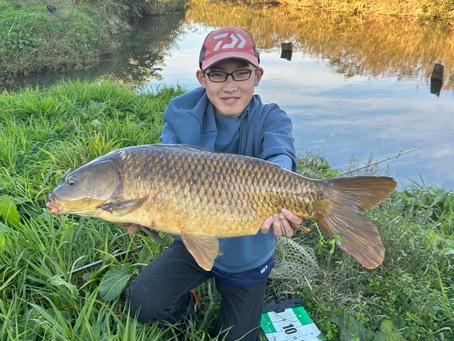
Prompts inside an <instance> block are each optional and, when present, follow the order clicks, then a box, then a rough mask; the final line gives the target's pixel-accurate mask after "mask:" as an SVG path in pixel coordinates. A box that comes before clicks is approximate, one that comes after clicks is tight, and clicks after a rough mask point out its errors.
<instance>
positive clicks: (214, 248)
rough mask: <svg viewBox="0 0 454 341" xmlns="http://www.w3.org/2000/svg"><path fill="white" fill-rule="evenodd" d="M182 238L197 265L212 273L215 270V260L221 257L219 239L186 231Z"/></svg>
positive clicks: (182, 233) (181, 234)
mask: <svg viewBox="0 0 454 341" xmlns="http://www.w3.org/2000/svg"><path fill="white" fill-rule="evenodd" d="M180 236H181V239H182V240H183V243H184V245H185V246H186V248H187V249H188V251H189V253H190V254H191V255H192V257H194V259H195V261H196V262H197V264H199V266H200V267H201V268H202V269H204V270H206V271H210V270H211V269H212V268H213V263H214V260H215V259H216V257H217V256H218V255H219V241H218V240H217V238H215V237H210V236H203V235H199V234H191V233H186V232H184V231H182V232H181V233H180Z"/></svg>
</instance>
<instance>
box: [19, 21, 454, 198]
mask: <svg viewBox="0 0 454 341" xmlns="http://www.w3.org/2000/svg"><path fill="white" fill-rule="evenodd" d="M153 20H155V21H156V20H160V19H156V18H155V19H149V20H148V21H146V22H145V21H144V22H142V25H141V26H138V27H136V28H135V31H134V32H133V34H128V35H126V37H125V45H123V48H122V49H120V50H119V53H118V55H117V56H113V57H110V58H109V60H106V61H105V63H103V65H101V66H100V67H99V68H97V69H96V70H91V71H89V72H85V73H81V72H78V73H73V74H65V75H64V77H63V78H67V77H76V76H77V77H79V78H93V77H95V76H100V75H103V74H106V73H113V74H115V75H117V76H121V75H123V76H125V75H126V78H127V79H134V78H136V81H135V82H133V83H134V84H136V85H137V84H140V86H139V89H140V91H150V90H153V89H156V88H157V87H159V86H161V85H162V84H167V85H175V84H179V85H182V86H184V87H185V88H187V89H192V88H194V87H196V86H198V83H197V80H196V78H195V72H196V69H197V67H198V53H199V48H200V45H201V44H202V42H203V39H204V38H205V36H206V35H207V34H208V32H209V31H211V30H212V29H213V26H206V25H204V24H197V23H185V22H184V20H182V21H181V23H179V24H178V25H177V26H178V27H177V28H176V29H174V30H172V34H170V35H167V36H166V40H165V43H164V46H162V45H163V44H162V34H156V30H157V27H160V25H161V24H162V22H160V23H156V22H153ZM173 24H174V25H175V22H173ZM235 25H238V24H237V23H235ZM159 39H161V44H160V46H161V47H160V49H159V51H154V49H155V48H152V47H151V46H156V44H157V43H156V41H159ZM259 45H260V43H259ZM268 45H269V44H268ZM259 47H261V46H259ZM260 50H261V60H262V63H261V65H262V67H263V68H264V70H265V75H264V77H263V78H262V82H261V84H260V85H259V86H258V87H257V91H256V92H257V93H258V94H260V95H261V97H262V99H263V100H264V101H265V102H275V103H278V104H279V105H280V106H281V107H282V108H283V109H284V110H286V111H287V113H288V114H289V115H290V116H291V118H292V119H293V123H294V137H295V141H296V147H297V150H298V152H299V154H301V155H303V156H304V155H306V153H308V152H310V153H314V154H321V155H322V156H324V157H325V158H326V160H327V161H328V162H329V163H330V164H331V166H333V167H334V168H336V169H339V170H347V169H349V167H350V165H351V160H355V166H356V167H361V166H362V165H364V164H366V163H367V162H368V161H369V160H370V159H371V158H372V159H373V161H380V160H383V159H387V158H391V159H389V160H387V161H386V162H382V163H380V165H379V167H380V170H381V174H383V175H391V176H393V177H396V178H397V179H398V180H399V182H400V186H401V188H403V186H406V185H408V184H412V183H413V182H416V183H418V184H421V183H424V184H426V185H432V186H436V187H444V188H447V189H450V190H452V189H454V172H453V171H452V169H453V168H454V91H453V90H452V88H451V89H448V90H446V89H444V90H442V91H441V94H440V96H439V97H437V96H436V95H434V94H431V93H430V84H429V79H428V77H427V76H425V75H424V74H421V73H416V74H415V75H412V76H403V75H397V74H393V73H392V72H388V73H386V76H367V75H354V76H349V77H346V76H344V75H343V74H341V73H340V72H338V70H337V69H336V68H335V67H334V66H333V64H332V62H331V61H330V60H328V59H324V58H322V57H320V55H317V54H314V53H310V52H304V51H303V49H299V50H298V51H294V52H293V54H292V57H291V60H287V59H283V58H281V51H280V44H279V42H278V41H277V42H275V44H272V46H267V47H266V48H264V47H261V49H260ZM306 50H307V49H306ZM162 51H164V52H162ZM134 56H141V58H142V59H146V60H145V61H144V60H139V61H137V60H135V59H134ZM453 58H454V56H453ZM137 63H139V64H140V65H141V66H140V69H138V68H134V67H132V66H133V65H135V64H137ZM137 74H139V75H137ZM58 78H61V76H58V75H57V76H56V75H52V76H48V77H35V78H34V80H30V79H29V80H27V82H31V83H32V84H33V83H35V84H41V85H43V84H52V83H53V82H55V81H56V79H58ZM23 84H25V83H23ZM408 151H411V152H409V153H407V154H405V153H406V152H408ZM400 153H401V154H405V155H400V156H398V155H399V154H400ZM396 156H398V157H396Z"/></svg>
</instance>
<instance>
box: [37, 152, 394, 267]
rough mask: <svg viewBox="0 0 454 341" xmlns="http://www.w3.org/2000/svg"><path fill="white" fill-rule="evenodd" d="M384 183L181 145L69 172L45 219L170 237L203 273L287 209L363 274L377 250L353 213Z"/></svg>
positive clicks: (378, 196) (369, 204)
mask: <svg viewBox="0 0 454 341" xmlns="http://www.w3.org/2000/svg"><path fill="white" fill-rule="evenodd" d="M396 185H397V183H396V182H395V181H394V180H393V179H392V178H389V177H351V178H336V179H329V180H323V181H322V180H312V179H307V178H305V177H302V176H300V175H297V174H295V173H293V172H290V171H287V170H285V169H283V168H282V167H279V166H277V165H275V164H273V163H270V162H267V161H264V160H260V159H256V158H251V157H246V156H241V155H234V154H223V153H215V152H209V151H206V150H203V149H199V148H193V147H188V146H181V145H146V146H137V147H128V148H124V149H120V150H117V151H113V152H110V153H109V154H107V155H105V156H102V157H99V158H97V159H95V160H93V161H92V162H90V163H88V164H86V165H84V166H82V167H80V168H79V169H76V170H75V171H73V172H72V173H70V174H69V175H67V176H66V177H65V179H64V180H63V181H62V182H61V184H60V185H59V186H58V187H57V188H56V189H55V190H54V191H53V192H52V193H51V194H50V195H49V198H48V202H47V204H46V206H47V207H48V209H49V210H50V212H51V213H52V214H56V215H57V214H58V215H60V214H76V215H80V216H87V217H98V218H101V219H104V220H107V221H111V222H117V223H135V224H139V225H141V226H145V227H148V228H151V229H154V230H157V231H162V232H166V233H170V234H177V235H180V236H181V237H182V240H183V242H184V244H185V245H186V247H187V249H188V250H189V252H190V253H191V254H192V256H193V257H194V258H195V260H196V261H197V262H198V264H199V265H200V266H201V267H202V268H204V269H206V270H210V269H211V268H212V266H213V262H214V259H215V258H216V257H217V256H218V253H219V250H218V249H219V243H218V239H219V238H230V237H238V236H247V235H255V234H256V233H257V232H258V231H259V229H260V227H261V225H262V223H263V222H264V221H265V219H266V218H268V217H270V216H272V215H274V214H276V213H279V212H280V209H281V208H282V207H285V208H287V209H289V210H291V211H292V212H294V213H295V214H297V215H299V216H300V217H303V218H306V219H313V220H315V221H316V222H317V224H318V226H319V227H320V228H321V229H322V230H323V231H324V232H325V233H327V234H328V236H333V235H335V234H340V235H341V236H342V238H343V244H342V246H341V248H342V249H343V250H344V251H346V252H347V253H349V254H351V255H352V256H353V257H355V258H356V259H357V260H358V261H359V262H360V263H361V264H362V265H364V266H365V267H366V268H375V267H376V266H378V265H380V264H381V263H382V261H383V257H384V252H385V249H384V246H383V244H382V241H381V238H380V234H379V233H378V231H377V229H376V227H375V226H374V225H373V224H372V223H370V222H369V221H368V219H367V218H366V217H364V216H363V215H362V214H361V213H362V212H364V211H366V210H369V209H371V208H373V207H375V206H376V205H378V204H379V203H380V202H382V201H383V200H385V199H386V198H388V197H389V195H390V194H391V193H392V192H393V191H394V189H395V188H396Z"/></svg>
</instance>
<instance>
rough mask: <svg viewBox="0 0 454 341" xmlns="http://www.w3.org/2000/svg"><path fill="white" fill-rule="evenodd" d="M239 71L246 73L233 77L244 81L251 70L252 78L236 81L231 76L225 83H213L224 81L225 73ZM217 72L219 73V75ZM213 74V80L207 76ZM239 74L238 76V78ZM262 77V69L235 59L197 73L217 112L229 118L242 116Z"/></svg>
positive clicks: (221, 62)
mask: <svg viewBox="0 0 454 341" xmlns="http://www.w3.org/2000/svg"><path fill="white" fill-rule="evenodd" d="M238 70H244V72H242V71H240V72H239V73H235V74H234V75H233V77H235V78H236V79H243V78H244V75H245V74H247V73H248V72H247V70H251V71H252V73H251V76H250V78H249V79H246V80H234V79H233V77H232V76H231V75H230V76H228V77H227V80H225V81H221V82H215V81H213V80H217V79H218V78H220V79H223V77H222V73H223V72H227V73H232V72H235V71H238ZM216 71H219V73H217V72H216ZM211 72H213V74H212V75H213V76H212V80H210V78H209V77H208V75H207V73H211ZM237 74H238V76H236V75H237ZM262 76H263V69H262V68H260V67H259V68H255V67H254V66H252V65H250V64H249V63H247V62H244V61H241V60H235V59H228V60H223V61H220V62H219V63H216V64H214V65H212V66H211V67H210V68H209V69H207V70H205V72H202V71H201V70H198V71H197V79H198V81H199V83H200V85H201V86H202V87H204V88H205V89H206V92H207V96H208V99H209V100H210V102H211V103H213V106H214V108H215V110H216V112H217V113H218V114H220V115H223V116H227V117H239V116H241V114H242V113H243V111H244V109H245V108H246V106H247V105H248V104H249V102H250V101H251V99H252V96H254V89H255V87H256V86H257V85H259V82H260V79H261V78H262Z"/></svg>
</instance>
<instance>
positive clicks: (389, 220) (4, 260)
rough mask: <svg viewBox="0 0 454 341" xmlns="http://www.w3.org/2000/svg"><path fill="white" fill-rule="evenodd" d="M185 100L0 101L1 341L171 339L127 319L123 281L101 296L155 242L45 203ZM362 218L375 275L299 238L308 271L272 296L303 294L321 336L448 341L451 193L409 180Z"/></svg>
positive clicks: (38, 93) (314, 173)
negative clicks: (375, 255) (374, 247)
mask: <svg viewBox="0 0 454 341" xmlns="http://www.w3.org/2000/svg"><path fill="white" fill-rule="evenodd" d="M183 91H184V90H183V89H180V88H161V89H159V90H158V91H156V92H155V93H149V94H139V93H137V92H135V91H134V90H132V89H128V88H125V87H123V86H121V85H119V84H117V83H116V82H113V81H100V82H93V83H83V82H75V83H62V84H59V85H56V86H54V87H52V88H49V89H47V90H41V89H39V88H37V89H30V88H28V89H23V90H22V91H20V92H18V93H14V92H4V93H2V94H1V95H0V274H1V277H0V340H173V339H175V332H176V329H175V328H173V327H172V326H168V327H166V328H161V327H158V326H157V325H152V326H145V325H141V324H139V323H138V322H137V321H136V320H134V319H132V318H130V317H129V316H128V314H127V312H126V311H125V307H124V303H125V301H124V295H123V293H122V290H124V287H125V286H126V284H122V285H121V286H120V287H115V286H111V287H109V286H107V289H112V290H114V289H121V290H120V291H118V292H117V293H114V294H113V295H111V296H110V298H109V300H106V299H105V298H106V295H105V293H104V290H105V289H106V285H107V284H106V283H108V281H106V278H109V277H108V276H107V275H108V274H109V273H113V272H117V273H118V272H120V274H122V276H123V279H125V280H126V281H128V282H129V281H130V280H131V279H133V278H134V277H135V276H136V275H137V274H138V273H139V271H140V270H141V268H142V267H143V266H144V265H145V264H147V263H149V262H150V261H152V260H153V259H154V258H155V257H156V256H157V255H158V254H159V253H160V252H161V251H162V247H161V246H159V245H158V244H156V243H153V241H151V240H150V239H149V238H148V237H145V236H138V235H137V236H133V237H129V236H128V234H127V233H126V232H125V231H124V230H123V229H121V228H119V227H118V226H115V225H113V224H108V223H106V222H103V221H98V220H96V219H86V218H75V217H65V218H55V217H52V216H51V215H50V214H49V213H48V212H47V211H46V209H45V199H46V196H47V195H48V193H50V191H51V190H52V189H53V188H54V187H55V186H56V185H57V184H58V183H59V181H60V180H61V179H62V178H63V176H64V175H65V174H67V173H68V172H69V171H71V170H73V169H75V168H77V167H79V166H81V165H83V164H84V163H86V162H88V161H90V160H92V159H94V158H95V157H98V156H100V155H103V154H105V153H107V152H109V151H111V150H113V149H116V148H120V147H125V146H131V145H139V144H148V143H156V142H158V138H159V135H160V132H161V127H162V115H163V112H164V110H165V108H166V107H167V104H168V102H169V100H170V99H171V98H173V97H175V96H176V95H178V94H181V93H182V92H183ZM300 169H301V170H302V171H303V173H304V174H305V175H306V176H311V177H318V178H322V177H326V176H333V175H335V173H334V172H333V170H332V169H331V168H330V167H329V165H328V164H327V163H326V162H325V161H324V160H323V158H321V157H318V156H306V157H304V158H302V159H301V163H300ZM369 217H370V219H371V220H372V221H373V222H374V223H375V224H376V225H377V226H378V227H379V229H380V231H381V234H382V237H383V241H384V244H385V246H386V248H387V253H386V257H385V262H384V264H383V265H382V266H380V267H379V268H377V269H375V270H365V269H363V268H362V267H361V266H360V265H358V264H357V263H356V262H355V261H354V260H353V259H352V258H351V257H349V256H348V255H346V254H344V253H343V252H340V251H339V250H337V249H336V248H334V250H333V246H335V244H333V243H332V241H329V240H323V239H321V237H320V235H319V234H317V233H309V234H300V235H298V237H297V240H299V242H300V243H303V244H304V245H306V246H308V247H312V248H313V249H314V250H315V251H316V254H317V261H318V263H319V266H320V270H319V271H318V272H315V273H311V274H305V276H303V277H304V278H305V280H304V281H302V282H297V281H295V282H288V281H287V282H286V283H284V284H285V286H286V288H289V287H290V288H291V290H290V291H288V290H287V289H286V290H287V291H280V290H279V285H282V284H283V283H278V281H277V282H276V281H273V282H271V287H273V288H275V290H276V291H277V293H278V295H282V296H286V295H287V294H288V293H289V292H291V293H292V295H297V296H300V297H301V298H303V302H304V306H305V308H306V309H307V310H308V312H309V314H310V315H311V316H312V317H313V319H314V320H315V322H316V324H317V326H318V327H319V328H320V329H321V330H322V331H323V332H324V334H325V335H326V336H327V337H328V338H329V339H330V340H403V339H405V340H450V339H453V338H454V330H453V325H454V315H453V311H454V303H453V297H454V268H453V261H454V259H453V254H454V226H453V221H454V219H453V218H454V195H453V193H452V192H449V191H446V190H444V189H436V188H430V187H426V186H424V185H421V184H417V183H415V184H414V186H410V187H409V188H407V189H405V190H403V191H401V192H396V193H395V194H394V195H393V196H392V198H391V199H390V200H388V201H386V202H385V203H383V204H382V205H381V206H380V207H379V208H378V209H375V210H373V211H372V212H370V213H369ZM165 240H166V242H167V243H169V242H170V240H171V238H170V237H165ZM142 245H143V247H142ZM124 251H127V254H126V255H124V256H122V257H116V256H115V255H118V254H119V253H121V252H124ZM98 260H101V261H102V262H101V264H99V265H97V266H93V267H91V268H89V269H87V270H84V271H78V272H74V270H75V269H77V268H79V267H82V266H84V265H87V264H91V263H93V262H96V261H98ZM110 278H112V277H110ZM156 280H159V279H156ZM198 294H199V297H200V299H201V307H200V309H199V313H198V315H197V318H196V319H195V320H194V321H190V322H189V324H188V327H187V335H186V339H187V340H209V339H210V338H209V336H208V335H209V334H208V332H209V330H210V328H211V326H212V324H213V321H214V318H215V316H216V312H217V309H218V305H219V297H218V294H217V293H216V291H215V290H214V288H213V285H212V283H207V284H206V285H204V286H202V287H201V288H199V289H198ZM220 339H222V338H220Z"/></svg>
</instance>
